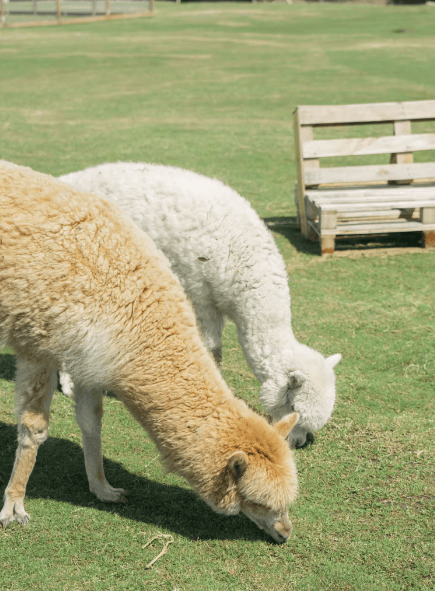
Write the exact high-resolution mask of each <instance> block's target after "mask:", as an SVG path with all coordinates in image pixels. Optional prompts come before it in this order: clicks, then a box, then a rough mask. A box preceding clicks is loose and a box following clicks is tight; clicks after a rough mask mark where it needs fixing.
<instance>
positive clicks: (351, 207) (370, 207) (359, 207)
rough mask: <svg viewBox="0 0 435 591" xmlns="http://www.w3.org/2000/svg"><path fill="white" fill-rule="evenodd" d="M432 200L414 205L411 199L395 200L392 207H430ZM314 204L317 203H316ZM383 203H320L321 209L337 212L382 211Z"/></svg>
mask: <svg viewBox="0 0 435 591" xmlns="http://www.w3.org/2000/svg"><path fill="white" fill-rule="evenodd" d="M434 203H435V202H434V201H427V202H425V203H421V204H420V202H419V204H418V205H415V203H413V202H412V201H395V202H394V204H393V205H392V207H394V209H413V208H416V207H419V208H423V207H427V208H431V207H432V206H433V205H434ZM315 205H319V204H318V203H316V204H315ZM385 205H386V204H385V203H373V202H370V203H322V204H321V208H320V209H321V211H322V212H323V211H337V212H354V211H366V212H368V211H376V210H379V211H383V210H385Z"/></svg>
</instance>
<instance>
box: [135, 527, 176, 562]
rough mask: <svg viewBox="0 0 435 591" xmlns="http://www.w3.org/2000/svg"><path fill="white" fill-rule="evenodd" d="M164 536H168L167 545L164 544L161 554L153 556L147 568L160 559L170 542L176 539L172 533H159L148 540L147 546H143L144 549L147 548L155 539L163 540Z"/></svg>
mask: <svg viewBox="0 0 435 591" xmlns="http://www.w3.org/2000/svg"><path fill="white" fill-rule="evenodd" d="M163 538H167V542H165V545H164V546H163V549H162V551H161V552H160V554H157V556H156V557H155V558H153V559H152V560H151V562H149V563H148V564H147V565H146V567H145V568H151V567H152V566H153V565H154V564H155V563H156V562H157V561H158V559H159V558H161V557H162V556H163V555H164V554H166V552H167V551H168V546H169V544H172V542H173V541H174V538H173V537H172V536H171V535H170V534H158V535H157V536H154V537H153V538H151V540H150V541H149V542H147V543H146V544H145V546H142V550H143V549H144V548H146V547H147V546H149V545H150V544H152V543H153V542H154V540H162V539H163Z"/></svg>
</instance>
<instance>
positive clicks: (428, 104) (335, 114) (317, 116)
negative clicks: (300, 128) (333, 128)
mask: <svg viewBox="0 0 435 591" xmlns="http://www.w3.org/2000/svg"><path fill="white" fill-rule="evenodd" d="M296 110H297V111H298V117H299V122H300V124H301V125H313V126H316V125H346V124H358V123H381V122H385V123H388V122H393V121H403V120H410V121H426V120H430V119H435V100H429V101H409V102H403V103H371V104H370V103H369V104H354V105H312V106H300V107H298V108H297V109H296Z"/></svg>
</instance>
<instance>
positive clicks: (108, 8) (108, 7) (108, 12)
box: [106, 0, 110, 16]
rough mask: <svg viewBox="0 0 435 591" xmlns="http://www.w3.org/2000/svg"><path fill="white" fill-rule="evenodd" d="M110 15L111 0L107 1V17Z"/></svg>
mask: <svg viewBox="0 0 435 591" xmlns="http://www.w3.org/2000/svg"><path fill="white" fill-rule="evenodd" d="M109 14H110V0H106V16H109Z"/></svg>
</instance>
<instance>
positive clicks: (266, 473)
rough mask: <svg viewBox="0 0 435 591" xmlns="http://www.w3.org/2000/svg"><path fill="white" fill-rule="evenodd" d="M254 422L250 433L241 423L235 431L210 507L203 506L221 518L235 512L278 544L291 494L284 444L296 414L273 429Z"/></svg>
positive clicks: (290, 464)
mask: <svg viewBox="0 0 435 591" xmlns="http://www.w3.org/2000/svg"><path fill="white" fill-rule="evenodd" d="M256 419H260V417H256ZM256 419H253V421H254V422H253V423H252V422H251V427H252V426H253V429H249V428H247V424H244V421H243V420H242V421H240V422H241V424H240V430H239V429H236V433H234V432H233V433H232V439H233V442H234V443H232V446H235V447H236V448H237V449H235V450H234V451H233V452H232V453H231V454H230V456H229V458H228V460H227V463H226V466H225V467H224V470H223V471H222V473H221V475H220V478H219V485H218V486H217V487H216V488H215V491H214V492H215V494H214V495H213V496H214V502H210V501H209V503H210V505H211V506H212V507H213V508H214V509H215V510H217V511H219V512H220V513H225V514H226V515H235V514H236V513H239V512H240V511H241V512H242V513H244V514H245V515H246V516H247V517H248V518H249V519H251V520H252V521H253V522H254V523H255V524H256V525H257V526H258V527H259V528H260V529H264V530H265V531H266V532H267V533H268V534H269V535H270V536H272V538H273V539H274V540H275V541H276V542H279V543H283V542H285V541H286V540H287V539H288V538H289V536H290V533H291V530H292V525H291V522H290V519H289V516H288V506H289V504H290V503H292V502H293V501H294V500H295V498H296V495H297V471H296V465H295V463H294V460H293V455H292V451H291V450H290V449H289V447H288V445H287V442H286V441H285V439H286V437H287V436H288V435H289V433H290V431H291V430H292V429H293V427H294V426H295V425H296V423H297V420H298V415H297V413H292V414H291V415H288V416H286V417H284V418H283V419H282V420H281V421H279V422H278V423H277V424H275V425H273V426H271V425H269V424H267V422H265V421H264V420H256ZM227 449H228V448H227ZM216 484H217V483H216Z"/></svg>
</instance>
